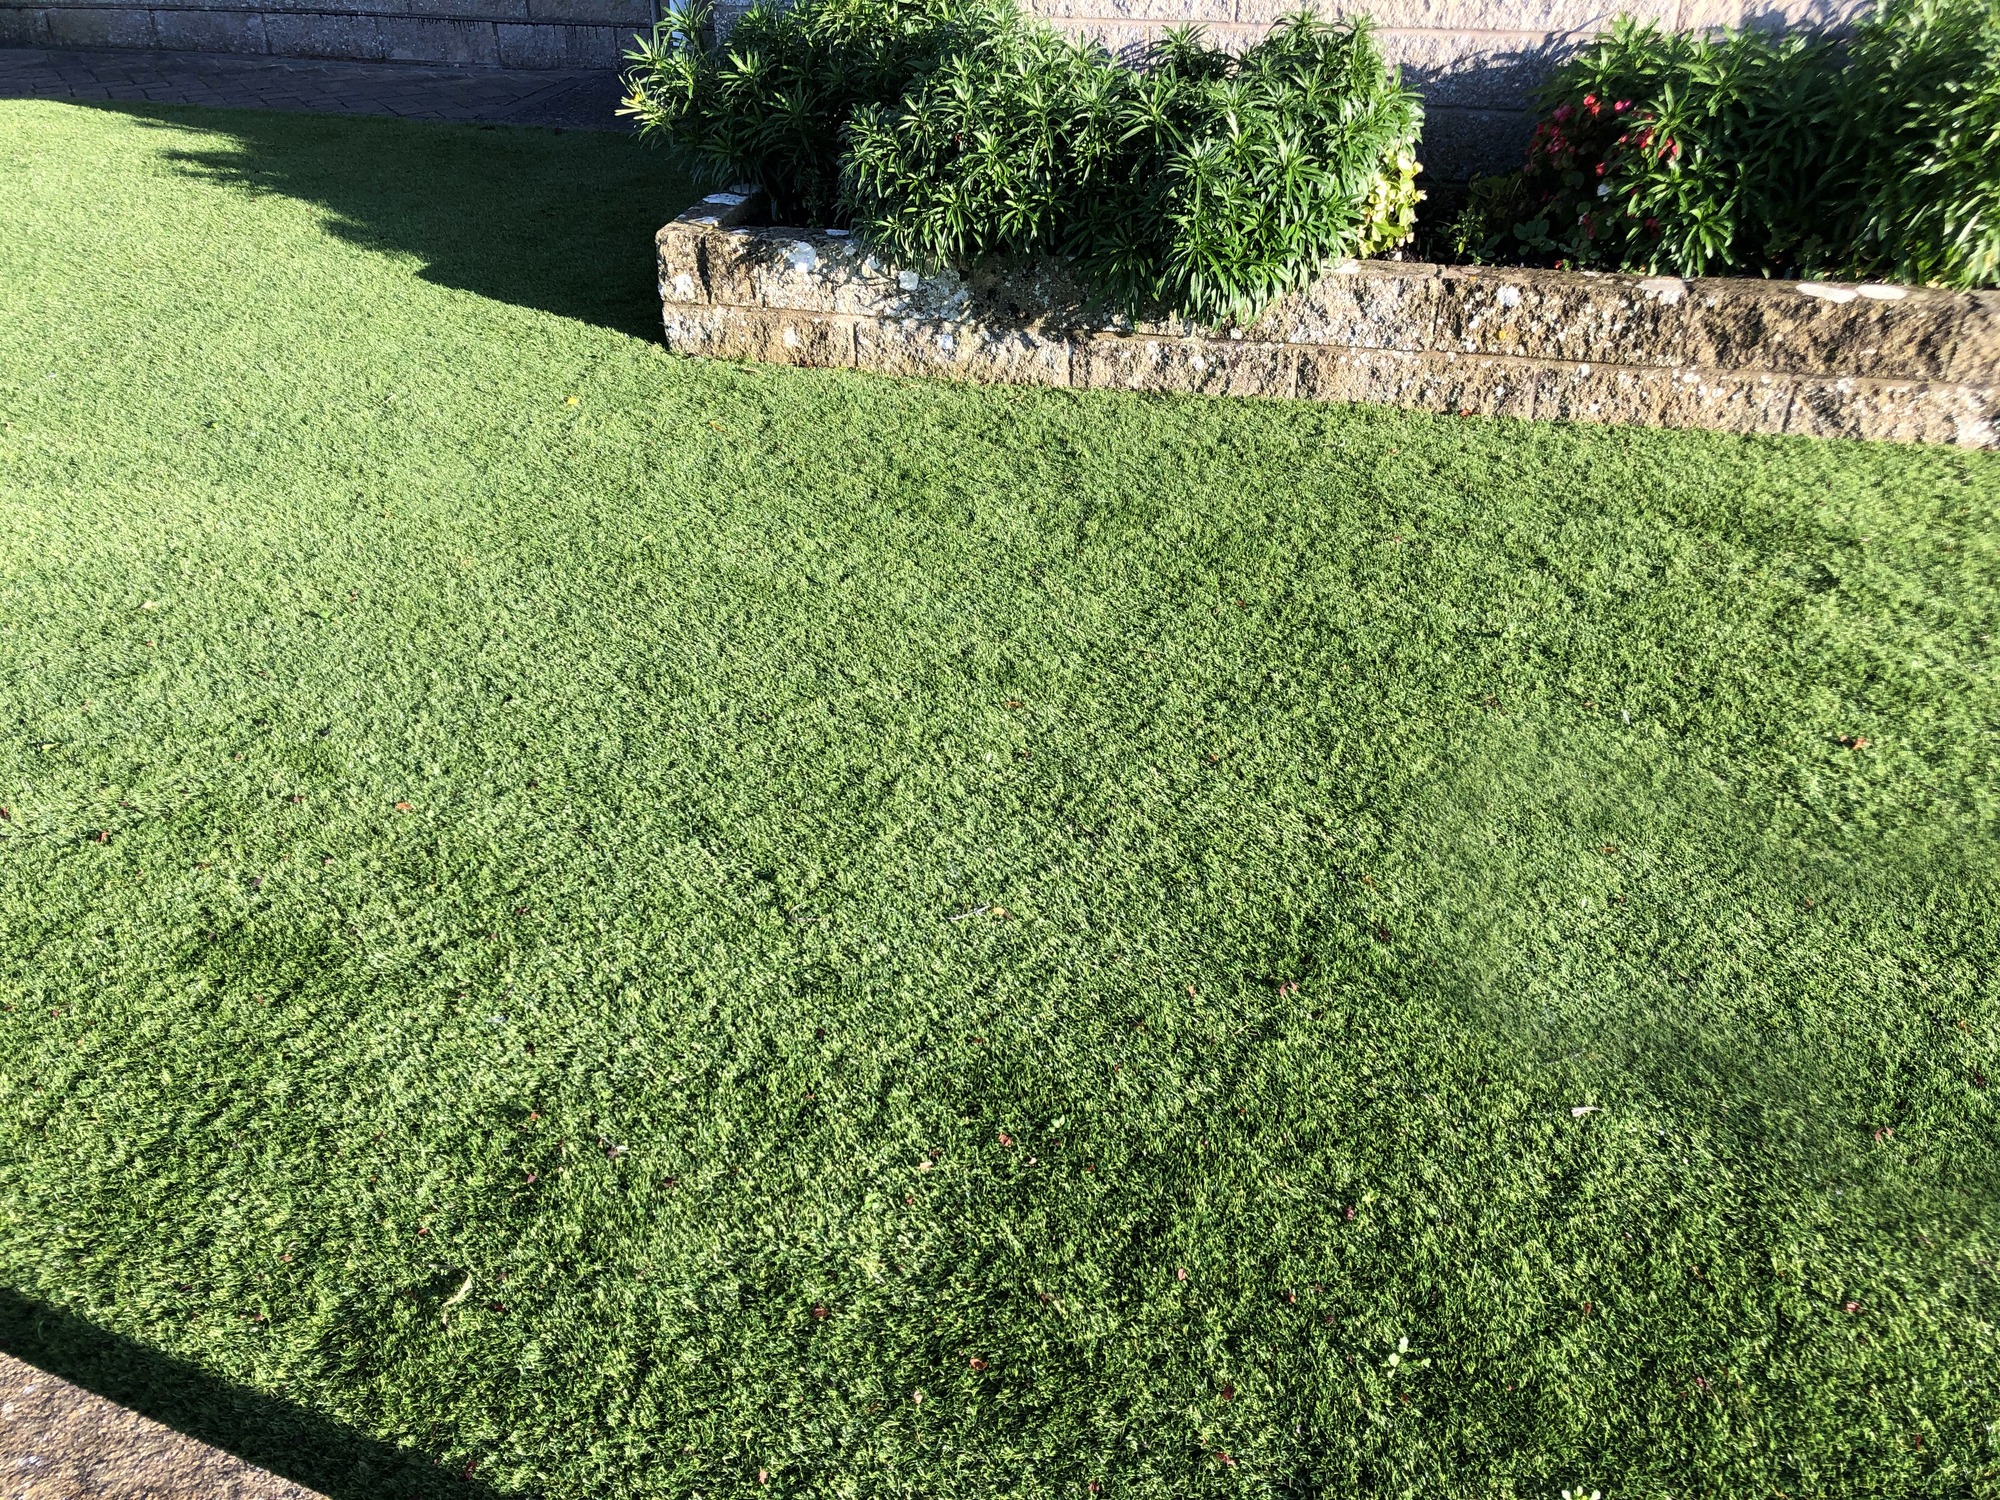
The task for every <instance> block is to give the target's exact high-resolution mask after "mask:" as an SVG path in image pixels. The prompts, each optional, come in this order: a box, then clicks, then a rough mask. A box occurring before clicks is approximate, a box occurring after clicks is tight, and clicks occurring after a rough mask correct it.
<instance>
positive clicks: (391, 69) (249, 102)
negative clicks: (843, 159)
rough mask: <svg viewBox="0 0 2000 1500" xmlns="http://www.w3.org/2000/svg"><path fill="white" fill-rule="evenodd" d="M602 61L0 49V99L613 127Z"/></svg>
mask: <svg viewBox="0 0 2000 1500" xmlns="http://www.w3.org/2000/svg"><path fill="white" fill-rule="evenodd" d="M618 95H619V86H618V75H617V73H616V72H614V71H612V70H609V69H600V68H592V69H573V68H562V69H558V68H474V67H467V68H453V67H441V66H438V65H436V64H433V63H391V62H326V61H319V60H316V59H312V58H297V57H243V56H235V55H231V54H227V53H214V52H113V51H103V52H74V51H50V50H45V49H42V48H37V47H6V48H0V99H76V100H126V101H131V102H143V103H151V104H206V105H212V106H215V107H218V108H228V109H280V110H301V111H307V112H311V113H318V114H341V115H347V114H360V115H397V116H400V117H401V118H403V119H405V120H477V121H481V122H485V123H493V124H505V125H545V126H554V127H557V128H559V129H564V130H622V129H625V128H626V126H625V123H624V122H623V121H621V120H619V119H618V118H617V116H616V114H615V113H614V111H615V110H616V107H617V103H618Z"/></svg>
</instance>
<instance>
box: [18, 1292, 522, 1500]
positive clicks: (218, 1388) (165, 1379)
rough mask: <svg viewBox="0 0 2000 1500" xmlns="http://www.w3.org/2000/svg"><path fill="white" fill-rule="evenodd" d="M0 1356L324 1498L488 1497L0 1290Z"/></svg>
mask: <svg viewBox="0 0 2000 1500" xmlns="http://www.w3.org/2000/svg"><path fill="white" fill-rule="evenodd" d="M0 1350H4V1351H6V1352H7V1353H8V1354H11V1355H13V1356H14V1357H15V1358H16V1359H19V1360H23V1361H25V1362H26V1363H28V1364H31V1365H34V1366H35V1367H36V1368H37V1369H40V1370H44V1371H47V1372H48V1373H49V1374H51V1375H57V1376H60V1377H61V1378H62V1379H64V1380H67V1381H69V1382H70V1383H71V1384H72V1385H78V1386H81V1387H83V1388H84V1389H85V1390H87V1391H93V1392H95V1393H96V1394H97V1395H100V1396H103V1397H104V1398H105V1399H107V1400H110V1401H115V1402H117V1403H118V1404H119V1405H120V1406H123V1407H126V1408H128V1409H129V1410H132V1411H136V1412H138V1413H139V1414H140V1415H141V1416H145V1417H150V1418H152V1420H154V1421H155V1422H159V1423H161V1424H162V1425H164V1426H167V1427H171V1428H173V1429H174V1430H175V1431H176V1432H180V1433H184V1434H186V1435H187V1436H188V1437H191V1438H195V1439H197V1440H198V1441H200V1442H204V1443H207V1444H208V1445H209V1446H210V1447H213V1448H220V1449H223V1450H224V1451H225V1452H228V1453H233V1454H235V1455H236V1456H237V1457H238V1458H241V1459H245V1460H247V1461H248V1462H250V1463H253V1464H256V1465H257V1466H258V1467H260V1468H264V1469H269V1470H270V1471H271V1472H272V1473H274V1474H279V1475H282V1476H283V1477H284V1478H287V1479H290V1480H292V1481H294V1482H295V1483H298V1484H302V1485H304V1486H305V1487H306V1488H308V1489H313V1490H318V1491H319V1492H320V1493H321V1494H323V1495H326V1496H329V1497H330V1500H381V1497H383V1496H389V1495H393V1496H396V1497H398V1500H426V1497H430V1496H446V1495H449V1496H452V1497H454V1500H493V1496H494V1493H495V1492H494V1491H493V1490H491V1489H489V1488H488V1487H487V1486H485V1485H484V1484H482V1483H480V1482H479V1481H478V1480H476V1479H472V1480H467V1479H461V1478H460V1477H459V1476H457V1475H455V1474H448V1473H446V1472H445V1471H444V1470H442V1469H439V1468H438V1467H437V1466H436V1465H435V1464H432V1463H431V1462H429V1461H428V1460H427V1459H425V1458H423V1457H422V1456H421V1455H420V1454H416V1453H412V1452H409V1451H406V1450H404V1449H401V1448H397V1447H395V1446H393V1445H392V1444H389V1443H384V1442H380V1441H378V1440H377V1439H375V1438H371V1437H365V1436H363V1435H362V1434H360V1433H358V1432H355V1431H354V1430H353V1429H352V1428H348V1427H344V1426H342V1425H341V1424H340V1423H338V1422H333V1421H329V1420H328V1419H327V1418H325V1417H322V1416H319V1415H317V1414H316V1413H314V1412H310V1411H307V1410H305V1409H304V1408H302V1407H298V1406H295V1405H293V1404H292V1403H290V1402H287V1401H281V1400H276V1399H274V1398H272V1397H270V1396H264V1395H259V1394H258V1393H257V1392H255V1391H250V1390H245V1389H244V1388H243V1387H241V1386H237V1385H232V1384H231V1383H230V1382H228V1381H226V1380H220V1379H217V1378H216V1377H215V1376H213V1375H210V1374H207V1373H206V1372H204V1371H202V1370H200V1369H198V1368H196V1367H195V1366H193V1365H191V1364H188V1363H186V1362H185V1361H182V1360H178V1359H174V1358H173V1357H171V1356H169V1355H165V1354H161V1353H158V1352H157V1351H155V1350H152V1349H149V1348H147V1347H146V1346H145V1345H144V1344H140V1343H137V1342H135V1341H133V1340H131V1339H128V1338H125V1337H123V1336H121V1335H119V1334H115V1333H108V1332H106V1331H105V1330H103V1329H101V1328H98V1327H97V1326H96V1325H95V1324H92V1323H90V1322H88V1321H86V1320H85V1319H83V1318H79V1317H77V1316H76V1315H75V1314H73V1313H67V1312H64V1311H62V1310H61V1309H59V1308H54V1307H50V1306H48V1305H47V1304H45V1303H41V1302H37V1301H34V1300H33V1299H31V1298H28V1297H24V1296H22V1295H21V1294H20V1293H18V1292H14V1291H11V1290H8V1289H6V1288H4V1287H0Z"/></svg>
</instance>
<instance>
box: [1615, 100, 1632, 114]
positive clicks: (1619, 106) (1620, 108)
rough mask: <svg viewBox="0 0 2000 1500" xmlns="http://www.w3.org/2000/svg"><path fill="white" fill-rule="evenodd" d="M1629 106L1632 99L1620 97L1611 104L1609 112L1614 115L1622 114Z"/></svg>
mask: <svg viewBox="0 0 2000 1500" xmlns="http://www.w3.org/2000/svg"><path fill="white" fill-rule="evenodd" d="M1631 107H1632V101H1631V100H1630V99H1620V100H1619V101H1618V102H1617V103H1616V104H1614V105H1612V106H1611V112H1612V113H1613V114H1614V115H1622V114H1624V113H1625V111H1626V110H1628V109H1630V108H1631Z"/></svg>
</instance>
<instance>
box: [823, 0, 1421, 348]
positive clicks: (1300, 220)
mask: <svg viewBox="0 0 2000 1500" xmlns="http://www.w3.org/2000/svg"><path fill="white" fill-rule="evenodd" d="M1421 126H1422V106H1421V104H1420V102H1419V101H1418V99H1417V96H1416V95H1415V94H1414V93H1413V92H1412V91H1411V90H1409V89H1407V88H1405V87H1404V86H1403V84H1402V82H1401V80H1400V78H1399V77H1398V76H1397V75H1396V74H1395V73H1394V72H1392V71H1391V70H1390V69H1389V68H1388V67H1387V66H1385V65H1384V63H1383V61H1382V57H1381V53H1380V52H1379V51H1378V50H1377V48H1376V46H1375V43H1374V39H1373V36H1372V35H1371V33H1370V29H1369V27H1368V24H1367V23H1366V22H1365V21H1352V22H1339V23H1332V24H1329V23H1326V22H1322V21H1319V20H1317V19H1315V18H1313V17H1312V16H1310V15H1298V16H1292V17H1288V18H1286V19H1285V20H1284V21H1282V22H1280V23H1279V24H1278V26H1277V27H1276V28H1274V29H1273V31H1272V32H1271V34H1270V35H1269V36H1268V37H1267V38H1266V39H1265V40H1264V41H1262V42H1260V43H1259V44H1258V45H1256V46H1255V47H1252V48H1251V49H1250V50H1249V51H1247V52H1246V53H1244V54H1243V55H1242V56H1241V57H1235V56H1231V55H1230V54H1228V53H1226V52H1224V51H1221V50H1220V49H1217V48H1213V47H1210V46H1208V45H1206V44H1205V43H1204V42H1203V41H1202V39H1201V36H1200V33H1199V32H1198V31H1195V30H1192V29H1190V30H1185V31H1181V32H1177V33H1174V34H1171V35H1169V36H1168V37H1167V38H1166V39H1165V40H1163V41H1162V42H1160V43H1159V44H1158V45H1157V46H1155V47H1154V48H1153V49H1152V51H1151V52H1150V54H1149V55H1148V56H1147V57H1146V58H1145V59H1143V61H1142V63H1141V65H1140V66H1138V67H1136V68H1133V67H1126V66H1124V65H1122V64H1120V63H1119V62H1117V61H1116V60H1115V59H1113V58H1112V57H1111V56H1110V55H1109V54H1108V53H1106V52H1105V51H1104V50H1103V49H1102V48H1101V47H1098V46H1095V45H1093V44H1088V43H1079V42H1074V41H1070V40H1067V39H1065V38H1062V37H1059V36H1056V35H1055V34H1053V33H1052V32H1050V31H1048V30H1047V29H1046V28H1044V27H1039V26H1030V25H1022V26H1019V27H1017V28H1014V29H1011V30H1009V31H1005V32H1000V33H995V34H994V35H992V36H990V37H987V38H984V39H982V52H981V53H980V54H968V55H964V56H960V57H955V58H952V59H950V60H948V61H947V62H946V63H945V64H943V65H941V66H940V67H939V68H938V69H937V70H936V71H934V72H933V73H932V74H930V75H929V76H928V77H926V78H924V79H923V80H921V81H919V82H918V83H916V84H915V85H913V86H912V88H911V90H910V91H909V93H908V94H907V95H906V97H905V99H904V100H903V102H902V103H901V104H900V105H898V106H886V105H885V106H876V107H863V108H860V109H857V110H856V112H855V115H854V120H853V124H852V127H851V147H850V151H849V155H848V161H847V176H846V201H847V205H848V209H849V212H850V214H851V215H852V218H853V222H854V225H855V227H856V228H857V229H858V230H860V231H861V232H862V233H863V234H865V235H867V236H868V237H869V238H871V239H872V240H874V241H876V242H877V243H879V244H881V245H882V246H883V247H884V248H885V249H886V250H888V251H889V252H891V253H892V254H895V255H897V256H900V257H903V258H906V259H912V260H917V261H924V262H929V263H933V264H936V263H953V264H963V263H965V262H968V261H970V260H974V259H977V258H978V257H979V256H981V255H985V254H988V253H991V252H994V251H1001V250H1013V251H1020V250H1029V249H1040V250H1046V251H1052V252H1055V253H1059V254H1062V255H1066V256H1069V257H1071V258H1072V259H1073V260H1074V261H1075V262H1076V263H1077V264H1078V266H1079V267H1080V268H1081V270H1082V271H1083V272H1084V274H1085V275H1086V276H1087V277H1088V278H1089V279H1090V281H1091V282H1092V283H1093V284H1094V285H1095V287H1096V288H1097V289H1098V290H1099V292H1100V293H1101V294H1102V296H1103V297H1104V298H1105V299H1106V300H1108V301H1110V302H1113V303H1115V304H1118V305H1122V306H1124V307H1127V308H1132V309H1140V308H1146V307H1166V308H1172V309H1176V310H1178V311H1181V312H1184V313H1186V314H1188V315H1190V316H1193V317H1197V318H1201V319H1205V320H1216V319H1220V318H1223V317H1231V316H1233V317H1239V318H1240V317H1247V316H1250V315H1252V314H1254V313H1255V312H1256V311H1257V309H1259V308H1260V307H1262V306H1263V305H1264V304H1265V303H1266V302H1268V301H1269V300H1270V299H1271V298H1272V297H1274V296H1276V295H1277V294H1279V293H1281V292H1283V291H1285V290H1287V289H1289V288H1292V287H1295V286H1298V285H1300V284H1301V283H1303V282H1305V281H1306V280H1308V279H1310V278H1311V277H1312V276H1313V275H1314V274H1315V273H1316V272H1317V271H1319V270H1320V269H1321V268H1322V267H1323V266H1324V265H1325V264H1326V263H1327V262H1328V261H1329V260H1331V259H1333V258H1335V257H1338V256H1343V255H1358V254H1367V253H1373V252H1379V251H1380V250H1383V249H1386V248H1389V247H1391V246H1393V245H1395V244H1398V243H1401V241H1402V240H1403V239H1405V238H1407V236H1408V234H1409V231H1410V228H1411V226H1412V224H1413V222H1414V214H1415V206H1416V202H1417V200H1418V198H1419V196H1420V195H1419V194H1418V193H1417V190H1416V186H1415V178H1416V173H1417V172H1418V170H1420V169H1419V168H1418V166H1417V162H1416V149H1415V148H1416V140H1417V135H1418V132H1419V130H1420V129H1421Z"/></svg>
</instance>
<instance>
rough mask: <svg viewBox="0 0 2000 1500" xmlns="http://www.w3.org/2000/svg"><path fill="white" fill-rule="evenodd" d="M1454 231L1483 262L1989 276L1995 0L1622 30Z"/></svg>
mask: <svg viewBox="0 0 2000 1500" xmlns="http://www.w3.org/2000/svg"><path fill="white" fill-rule="evenodd" d="M1452 238H1453V240H1454V244H1455V247H1456V248H1457V249H1458V250H1459V251H1460V252H1461V253H1462V254H1465V255H1468V256H1470V257H1472V258H1474V259H1486V260H1491V259H1525V260H1528V261H1530V262H1539V263H1544V264H1551V263H1552V264H1557V265H1572V266H1582V267H1593V266H1596V267H1609V268H1616V269H1623V270H1643V271H1649V272H1652V271H1672V272H1675V273H1677V274H1681V275H1688V276H1699V275H1707V274H1716V273H1719V272H1736V273H1748V274H1753V275H1838V274H1846V275H1855V276H1869V275H1891V276H1897V277H1899V278H1902V279H1906V280H1913V281H1930V282H1938V283H1943V284H1949V285H1960V286H1965V285H1980V284H1986V283H1990V282H1992V281H1993V280H1994V278H1995V274H1996V269H2000V0H1891V3H1890V4H1889V5H1887V6H1886V7H1885V8H1884V9H1882V10H1881V11H1879V12H1877V13H1876V14H1874V15H1872V16H1870V17H1869V18H1867V19H1866V20H1865V21H1864V22H1863V23H1862V24H1861V26H1860V27H1859V29H1858V31H1857V33H1856V35H1855V36H1854V38H1853V39H1852V41H1851V42H1843V41H1839V40H1830V39H1826V38H1806V37H1797V36H1793V37H1783V38H1779V37H1772V36H1769V35H1766V34H1763V33H1760V32H1756V31H1737V32H1725V33H1721V34H1718V35H1692V34H1681V35H1668V34H1663V33H1661V32H1659V31H1658V30H1656V29H1654V28H1653V27H1651V26H1641V25H1638V24H1635V23H1633V22H1631V21H1620V22H1618V23H1616V24H1615V25H1614V26H1613V27H1612V29H1611V30H1610V32H1609V33H1607V34H1606V35H1605V36H1603V37H1601V38H1600V39H1599V41H1598V44H1597V46H1596V47H1595V48H1594V49H1592V50H1591V51H1590V52H1588V53H1585V54H1583V55H1582V56H1579V57H1578V58H1576V59H1574V60H1573V61H1572V62H1570V63H1569V64H1568V65H1567V66H1566V67H1564V68H1563V69H1562V70H1561V71H1560V72H1559V73H1558V74H1557V75H1556V77H1555V78H1554V79H1552V80H1551V81H1550V83H1549V85H1548V87H1547V89H1546V90H1545V93H1544V96H1543V104H1542V117H1541V121H1540V123H1539V124H1538V125H1537V126H1536V128H1535V133H1534V136H1533V138H1532V140H1531V141H1530V143H1529V147H1528V156H1527V161H1526V163H1525V164H1524V165H1523V167H1522V169H1521V170H1520V171H1518V172H1515V173H1512V174H1509V175H1508V176H1506V177H1500V178H1487V179H1483V180H1481V181H1479V182H1476V183H1474V184H1473V186H1472V191H1471V194H1470V198H1469V201H1468V204H1467V207H1466V210H1465V212H1464V213H1462V214H1461V215H1460V216H1459V218H1458V220H1457V221H1456V222H1455V224H1454V226H1453V230H1452Z"/></svg>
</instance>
